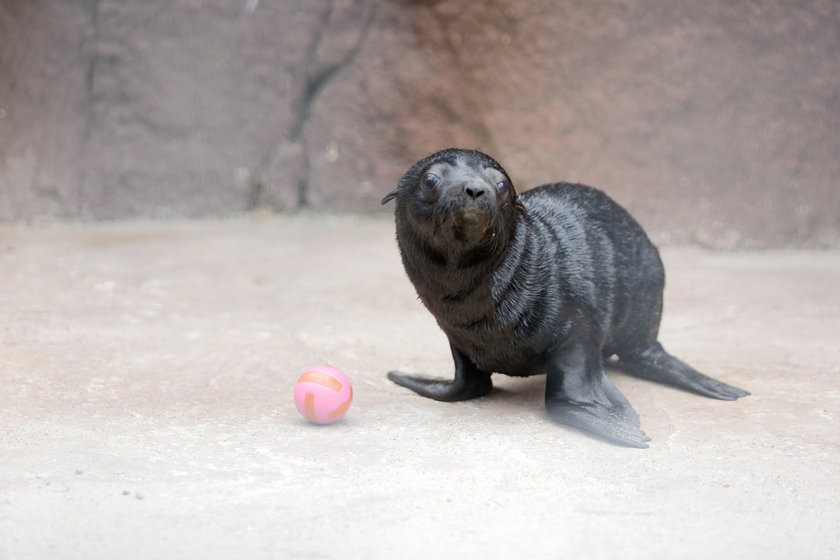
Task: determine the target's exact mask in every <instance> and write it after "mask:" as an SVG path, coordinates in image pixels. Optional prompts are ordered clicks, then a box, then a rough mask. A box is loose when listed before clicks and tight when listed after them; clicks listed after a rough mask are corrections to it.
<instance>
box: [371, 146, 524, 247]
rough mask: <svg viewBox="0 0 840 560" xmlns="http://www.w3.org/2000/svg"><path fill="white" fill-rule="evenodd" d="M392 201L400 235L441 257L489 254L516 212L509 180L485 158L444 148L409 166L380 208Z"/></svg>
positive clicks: (505, 234) (503, 240) (506, 234)
mask: <svg viewBox="0 0 840 560" xmlns="http://www.w3.org/2000/svg"><path fill="white" fill-rule="evenodd" d="M393 199H396V201H397V208H396V219H397V227H398V234H399V230H400V229H403V230H405V231H408V232H410V233H411V234H413V236H416V237H417V238H419V240H420V241H421V242H422V243H424V244H425V245H427V246H428V247H429V248H431V249H433V250H435V251H437V252H439V253H441V254H443V255H447V254H453V253H467V252H475V251H481V252H492V251H493V250H494V249H497V248H499V247H500V245H501V244H505V243H506V242H507V239H508V238H509V237H510V235H511V234H512V231H513V227H514V224H515V221H516V214H517V212H519V211H520V210H522V206H521V205H520V204H519V203H518V202H517V197H516V192H515V191H514V188H513V184H512V183H511V180H510V177H508V174H507V173H506V172H505V170H504V169H503V168H502V166H501V165H499V163H498V162H497V161H496V160H494V159H493V158H491V157H490V156H488V155H486V154H483V153H481V152H478V151H474V150H461V149H455V148H450V149H447V150H443V151H440V152H437V153H435V154H432V155H430V156H428V157H425V158H423V159H421V160H420V161H418V162H417V163H415V164H414V165H412V166H411V168H410V169H409V170H408V171H407V172H406V173H405V175H403V178H402V179H400V182H399V185H398V186H397V188H396V189H394V190H393V191H391V192H390V193H388V194H387V195H386V196H385V198H383V199H382V204H385V203H387V202H389V201H390V200H393Z"/></svg>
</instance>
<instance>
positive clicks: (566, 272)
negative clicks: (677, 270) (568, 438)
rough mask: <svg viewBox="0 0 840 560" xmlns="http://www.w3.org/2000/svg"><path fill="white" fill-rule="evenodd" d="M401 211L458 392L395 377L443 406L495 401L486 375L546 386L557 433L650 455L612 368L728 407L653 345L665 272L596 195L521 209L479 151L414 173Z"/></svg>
mask: <svg viewBox="0 0 840 560" xmlns="http://www.w3.org/2000/svg"><path fill="white" fill-rule="evenodd" d="M391 199H396V200H397V207H396V211H395V214H396V223H397V241H398V244H399V247H400V253H401V255H402V260H403V264H404V266H405V269H406V272H407V274H408V277H409V279H410V280H411V281H412V283H413V284H414V286H415V288H416V289H417V293H418V295H419V296H420V299H421V300H422V301H423V303H424V304H425V305H426V307H427V308H428V309H429V311H431V312H432V314H433V315H434V316H435V318H436V319H437V322H438V324H439V325H440V327H441V329H443V331H444V332H445V333H446V335H447V337H448V338H449V341H450V346H451V348H452V355H453V358H454V360H455V369H456V371H455V380H454V381H452V382H445V381H440V380H433V379H428V378H425V377H417V376H413V375H406V374H403V373H399V372H390V373H389V377H390V378H391V379H392V380H393V381H395V382H397V383H399V384H401V385H404V386H406V387H408V388H410V389H413V390H414V391H416V392H418V393H420V394H421V395H424V396H428V397H431V398H434V399H437V400H445V401H454V400H464V399H469V398H474V397H479V396H483V395H485V394H486V393H487V392H489V391H490V389H491V387H492V383H491V381H490V374H491V373H493V372H497V373H504V374H508V375H518V376H524V375H534V374H540V373H545V374H547V376H548V377H547V383H546V407H547V409H548V411H549V413H550V414H551V415H552V417H554V418H555V419H556V420H557V421H559V422H562V423H565V424H569V425H571V426H574V427H576V428H579V429H583V430H587V431H589V432H592V433H595V434H596V435H600V436H602V437H605V438H607V439H610V440H613V441H615V442H618V443H621V444H624V445H630V446H635V447H647V444H646V443H645V442H646V441H649V438H647V437H646V436H645V434H644V432H643V431H642V430H641V429H640V428H639V419H638V415H637V414H636V412H635V411H634V410H633V408H632V407H631V406H630V404H629V403H628V402H627V400H626V399H625V398H624V396H623V395H621V393H619V391H618V390H617V389H616V387H615V386H614V385H613V384H612V382H611V381H610V380H609V378H608V377H607V376H606V374H605V373H604V369H603V362H604V360H605V359H606V358H608V357H610V356H612V355H618V357H619V359H620V360H621V362H622V364H623V365H624V367H625V369H626V370H627V371H628V372H629V373H631V374H634V375H637V376H639V377H644V378H647V379H652V380H655V381H659V382H663V383H667V384H671V385H676V386H680V387H683V388H686V389H689V390H692V391H695V392H698V393H700V394H703V395H707V396H710V397H715V398H719V399H724V400H734V399H736V398H738V397H741V396H745V395H747V394H748V393H747V392H745V391H742V390H740V389H737V388H735V387H732V386H729V385H726V384H724V383H721V382H718V381H715V380H714V379H711V378H709V377H706V376H705V375H703V374H701V373H699V372H697V371H695V370H694V369H692V368H691V367H690V366H688V365H686V364H684V363H683V362H680V361H679V360H677V359H676V358H674V357H672V356H670V355H669V354H667V353H666V352H665V350H664V349H663V348H662V346H661V345H659V343H658V342H657V333H658V330H659V320H660V316H661V311H662V290H663V287H664V281H665V280H664V279H665V275H664V270H663V267H662V262H661V260H660V258H659V253H658V251H657V250H656V248H655V247H654V246H653V244H652V243H651V242H650V241H649V240H648V238H647V236H646V235H645V233H644V231H643V230H642V228H641V227H640V226H639V224H638V223H637V222H636V221H635V220H634V219H633V218H632V217H631V216H630V214H628V213H627V212H626V211H625V210H624V209H623V208H621V207H620V206H619V205H618V204H616V203H615V202H613V201H612V200H611V199H610V198H609V197H607V196H606V195H605V194H604V193H602V192H600V191H598V190H596V189H593V188H591V187H586V186H583V185H571V184H568V183H556V184H551V185H543V186H541V187H538V188H536V189H533V190H531V191H528V192H525V193H523V194H522V195H520V196H517V195H516V193H515V191H514V189H513V186H512V184H511V182H510V178H509V177H508V175H507V173H506V172H505V171H504V169H503V168H502V167H501V166H500V165H499V164H498V163H497V162H496V161H495V160H493V159H492V158H491V157H489V156H487V155H485V154H483V153H481V152H476V151H471V150H457V149H449V150H443V151H441V152H438V153H436V154H433V155H431V156H429V157H427V158H424V159H423V160H420V161H419V162H417V163H416V164H415V165H414V166H412V167H411V169H409V170H408V172H406V174H405V176H403V178H402V179H401V181H400V183H399V186H398V187H397V189H395V190H394V191H393V192H391V193H390V194H388V195H387V196H386V197H385V198H384V199H383V204H384V203H386V202H388V201H389V200H391Z"/></svg>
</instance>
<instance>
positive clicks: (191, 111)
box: [0, 0, 840, 248]
mask: <svg viewBox="0 0 840 560" xmlns="http://www.w3.org/2000/svg"><path fill="white" fill-rule="evenodd" d="M838 29H840V6H839V5H838V3H837V2H835V1H834V0H808V1H805V2H797V3H790V2H783V1H774V0H751V1H743V2H737V3H732V2H728V1H725V0H714V1H711V2H702V3H698V2H691V1H688V0H677V1H675V2H669V3H667V5H665V4H662V3H661V2H656V1H653V0H624V1H618V0H610V1H607V2H598V3H581V2H577V3H575V2H565V1H555V2H501V1H490V2H482V3H476V2H460V1H456V0H438V1H408V0H404V1H395V2H375V1H373V0H312V1H307V2H292V1H276V2H268V1H264V0H263V1H260V0H241V1H233V0H203V1H199V0H189V1H184V2H167V1H164V0H150V1H148V2H120V1H117V0H75V1H68V2H47V1H45V0H40V1H23V0H3V2H2V3H0V219H2V220H20V219H23V220H32V219H40V218H50V217H53V218H81V219H102V218H124V217H136V216H141V217H142V216H145V217H171V216H176V217H177V216H206V215H218V214H231V213H236V212H242V211H247V210H254V209H258V208H262V209H267V210H270V211H284V210H295V209H298V208H301V207H312V208H329V209H335V210H353V211H358V210H363V211H371V210H374V209H376V208H377V203H378V199H379V198H380V197H381V195H382V194H383V193H385V192H387V191H388V190H389V189H390V187H391V186H392V185H393V183H394V182H395V181H396V179H397V178H398V177H399V175H400V174H401V172H402V171H403V170H404V169H405V168H406V167H407V166H408V165H409V164H411V163H412V162H413V161H415V160H416V159H418V158H419V157H420V156H422V155H425V154H426V153H429V152H432V151H435V150H437V149H440V148H442V147H446V146H453V145H456V146H463V147H473V148H479V149H482V150H484V151H487V152H489V153H491V154H492V155H494V156H496V157H497V159H499V160H500V161H501V162H502V163H503V165H505V166H506V167H507V168H508V170H509V171H510V173H511V174H512V175H513V177H514V179H515V181H516V182H517V184H518V185H519V187H520V189H523V188H525V187H530V186H534V185H536V184H539V183H542V182H548V181H553V180H561V179H562V180H570V181H580V182H584V183H588V184H591V185H593V186H597V187H599V188H602V189H604V190H606V191H608V192H609V193H610V194H612V195H613V196H614V197H615V198H617V199H618V200H619V201H620V202H622V203H624V204H626V205H627V206H628V207H629V208H630V209H631V211H632V212H633V213H634V214H636V215H637V216H638V217H639V219H640V220H641V221H642V222H643V224H645V225H646V226H647V227H648V229H649V230H650V231H651V232H652V234H653V236H654V237H655V238H656V239H657V240H659V241H664V242H693V243H699V244H703V245H709V246H714V247H725V248H733V247H766V246H812V247H815V246H838V245H840V188H838V186H837V185H838V184H840V158H838V157H837V154H838V153H840V132H838V131H840V95H838V91H840V72H837V63H836V61H837V60H838V58H840V33H838Z"/></svg>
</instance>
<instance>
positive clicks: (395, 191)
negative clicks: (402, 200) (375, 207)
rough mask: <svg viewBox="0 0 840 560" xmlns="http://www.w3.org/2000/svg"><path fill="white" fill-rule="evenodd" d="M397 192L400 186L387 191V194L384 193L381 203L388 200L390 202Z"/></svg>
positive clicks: (385, 202) (386, 202)
mask: <svg viewBox="0 0 840 560" xmlns="http://www.w3.org/2000/svg"><path fill="white" fill-rule="evenodd" d="M399 193H400V188H399V187H397V188H396V189H394V190H392V191H391V192H389V193H388V194H386V195H385V198H383V199H382V204H388V203H389V202H391V201H392V200H394V199H395V198H397V195H398V194H399Z"/></svg>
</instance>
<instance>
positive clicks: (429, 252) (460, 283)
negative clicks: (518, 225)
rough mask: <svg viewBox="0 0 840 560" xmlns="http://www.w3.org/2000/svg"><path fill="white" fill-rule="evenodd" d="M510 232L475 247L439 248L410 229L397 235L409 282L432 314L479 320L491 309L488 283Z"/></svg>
mask: <svg viewBox="0 0 840 560" xmlns="http://www.w3.org/2000/svg"><path fill="white" fill-rule="evenodd" d="M510 230H511V228H503V230H502V231H498V232H495V233H494V234H491V235H490V236H489V238H488V239H487V240H486V241H485V242H484V243H482V244H481V245H477V246H467V245H459V244H457V243H449V244H444V245H443V246H440V245H439V244H434V243H433V241H432V240H428V239H422V238H421V237H419V236H418V235H417V234H416V232H415V231H413V230H412V229H411V228H406V229H404V230H402V231H400V232H399V235H398V237H399V244H400V251H401V253H402V258H403V264H404V266H405V270H406V273H407V274H408V277H409V279H410V280H411V282H412V283H413V284H414V287H415V289H416V290H417V294H418V295H419V296H420V299H421V300H422V301H423V303H424V304H425V305H426V307H428V308H429V310H430V311H432V313H433V314H434V315H435V316H436V317H438V319H439V320H440V319H441V316H446V315H450V314H454V315H457V316H464V315H467V316H479V315H481V314H482V313H484V312H485V311H486V310H487V309H492V308H493V302H492V295H491V289H490V279H491V278H492V277H493V273H494V271H495V270H496V269H497V268H498V266H499V265H500V263H501V262H502V261H503V260H504V256H505V253H506V251H507V249H508V245H509V243H510V233H509V231H510Z"/></svg>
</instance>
